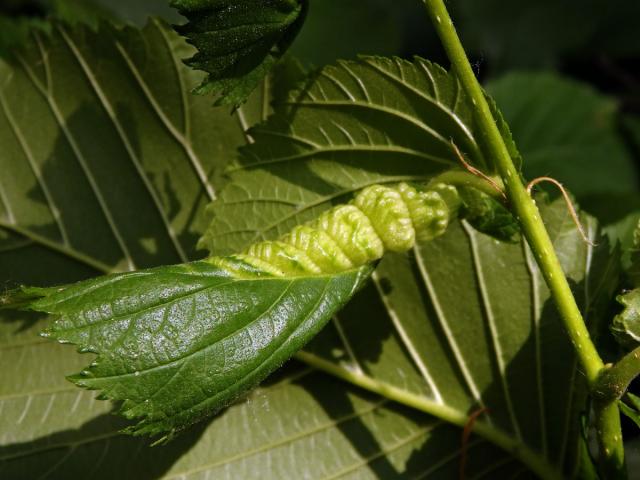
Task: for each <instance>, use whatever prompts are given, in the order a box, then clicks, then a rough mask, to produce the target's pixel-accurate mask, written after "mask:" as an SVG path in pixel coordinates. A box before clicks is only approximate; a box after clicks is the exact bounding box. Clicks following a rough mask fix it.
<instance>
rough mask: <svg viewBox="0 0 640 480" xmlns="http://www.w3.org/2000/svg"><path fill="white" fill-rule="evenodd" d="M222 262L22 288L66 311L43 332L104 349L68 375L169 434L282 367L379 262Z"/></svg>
mask: <svg viewBox="0 0 640 480" xmlns="http://www.w3.org/2000/svg"><path fill="white" fill-rule="evenodd" d="M222 261H223V262H224V267H221V266H218V265H215V264H212V263H210V262H206V261H203V262H194V263H188V264H184V265H176V266H172V267H157V268H154V269H150V270H140V271H137V272H130V273H122V274H116V275H110V276H105V277H100V278H97V279H94V280H87V281H84V282H80V283H77V284H73V285H68V286H63V287H50V288H33V287H32V288H25V289H23V292H24V293H25V294H27V295H33V296H34V297H36V298H38V299H37V300H34V301H33V302H31V303H30V304H29V305H28V306H25V307H23V308H28V309H30V310H35V311H38V312H44V313H49V314H52V315H53V316H54V318H56V319H57V320H55V322H54V323H53V325H52V326H51V327H50V328H48V329H47V330H46V331H45V332H44V335H45V336H47V337H51V338H52V339H54V340H58V341H59V342H60V343H73V344H76V345H78V346H79V351H80V352H82V353H86V352H91V353H97V354H98V357H97V358H96V359H95V361H93V362H92V363H91V365H90V366H89V367H88V368H86V369H85V370H83V371H82V372H80V373H79V374H76V375H74V376H72V377H70V379H71V380H72V381H73V382H74V383H75V384H76V385H78V386H80V387H84V388H88V389H91V390H100V391H101V392H102V393H101V395H100V398H102V399H111V400H122V401H123V403H122V406H121V408H120V409H119V413H121V414H122V415H123V416H125V417H126V418H128V419H136V420H139V421H138V423H137V424H136V425H135V426H133V427H131V428H129V429H127V430H128V431H129V432H130V433H133V434H136V435H141V434H149V435H155V434H165V437H171V436H172V435H173V433H174V432H176V431H179V430H183V429H185V428H186V427H187V426H189V425H191V424H193V423H195V422H197V421H199V420H202V419H204V418H206V417H208V416H210V415H212V414H214V413H216V412H218V411H219V410H220V409H222V408H223V407H225V406H227V405H229V404H230V403H231V402H233V401H234V400H235V399H237V398H238V397H239V396H240V395H242V394H243V393H246V392H247V391H248V390H250V389H251V388H253V387H255V386H256V385H258V383H260V382H261V381H262V380H264V379H265V378H266V377H267V375H269V374H270V373H271V372H272V371H273V370H275V369H276V368H278V367H280V366H281V365H282V364H283V363H284V362H285V361H286V360H288V359H289V358H290V357H291V356H292V355H293V354H294V353H295V352H297V351H298V350H300V348H302V346H304V345H305V344H306V343H307V342H308V341H309V340H310V339H311V338H313V337H314V336H315V335H316V334H317V333H318V332H319V331H320V330H321V329H322V327H324V325H325V324H326V322H327V321H328V320H329V319H330V318H331V316H332V315H333V314H334V313H336V312H337V311H338V310H339V309H340V308H341V307H342V306H344V304H345V303H346V302H347V301H348V300H349V299H350V298H351V296H352V295H353V293H354V292H355V291H356V290H357V289H358V288H359V286H360V284H361V283H362V281H363V280H364V279H366V278H368V276H369V274H370V273H371V267H363V268H361V269H358V270H353V271H347V272H344V273H341V274H334V275H315V276H307V277H300V276H298V277H295V278H273V277H272V278H269V277H261V276H260V274H259V273H257V272H256V270H255V268H252V267H249V266H248V265H246V264H244V263H242V262H241V261H237V260H234V259H233V258H232V257H230V258H227V259H222ZM40 297H41V298H40ZM9 306H11V305H9Z"/></svg>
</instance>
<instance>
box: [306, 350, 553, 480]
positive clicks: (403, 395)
mask: <svg viewBox="0 0 640 480" xmlns="http://www.w3.org/2000/svg"><path fill="white" fill-rule="evenodd" d="M295 357H296V358H297V359H298V360H300V361H302V362H304V363H306V364H307V365H310V366H311V367H314V368H317V369H318V370H321V371H323V372H326V373H329V374H331V375H332V376H334V377H337V378H340V379H342V380H345V381H347V382H349V383H351V384H353V385H356V386H358V387H360V388H364V389H365V390H368V391H370V392H373V393H377V394H378V395H380V396H382V397H385V398H388V399H389V400H393V401H394V402H398V403H401V404H403V405H406V406H408V407H411V408H414V409H416V410H420V411H422V412H425V413H427V414H429V415H432V416H434V417H436V418H439V419H441V420H444V421H446V422H448V423H451V424H453V425H457V426H459V427H460V428H464V427H465V426H466V425H467V423H468V422H469V416H468V415H466V414H465V413H464V412H462V411H460V410H458V409H455V408H451V407H449V406H447V405H444V404H441V403H436V402H434V401H432V400H429V399H428V398H426V397H424V396H422V395H416V394H414V393H411V392H408V391H406V390H404V389H401V388H397V387H394V386H393V385H390V384H388V383H385V382H380V381H379V380H376V379H374V378H371V377H369V376H367V375H364V374H361V373H356V372H354V371H350V370H347V369H345V368H344V367H341V366H340V365H338V364H336V363H333V362H330V361H328V360H324V359H323V358H320V357H318V356H316V355H314V354H312V353H308V352H305V351H300V352H298V353H296V355H295ZM473 433H475V434H477V435H479V436H481V437H484V438H486V439H487V440H489V441H490V442H492V443H493V444H494V445H497V446H498V447H500V448H502V449H504V450H505V451H507V452H509V453H510V454H511V455H513V457H514V458H517V459H518V460H520V461H521V462H522V463H523V464H524V465H526V466H527V467H528V468H529V469H530V470H531V471H532V472H534V473H535V474H536V475H538V476H539V477H540V478H544V479H548V480H552V479H558V480H559V479H562V478H563V476H562V475H561V473H560V472H559V471H558V470H556V469H555V467H553V466H551V465H550V464H549V463H548V462H547V461H546V460H545V459H544V458H543V457H542V456H541V455H540V454H538V453H537V452H535V451H534V450H532V449H531V448H528V447H527V446H526V445H523V444H522V443H521V442H518V441H516V440H515V439H514V438H513V436H512V435H511V434H508V433H505V432H503V431H502V430H500V429H498V428H496V427H495V425H488V424H486V423H484V422H481V421H478V422H476V423H475V424H474V426H473Z"/></svg>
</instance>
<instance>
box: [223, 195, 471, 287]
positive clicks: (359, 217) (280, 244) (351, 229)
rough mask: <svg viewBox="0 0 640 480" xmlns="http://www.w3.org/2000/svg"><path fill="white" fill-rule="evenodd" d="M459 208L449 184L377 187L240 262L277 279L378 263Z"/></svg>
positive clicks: (440, 228)
mask: <svg viewBox="0 0 640 480" xmlns="http://www.w3.org/2000/svg"><path fill="white" fill-rule="evenodd" d="M459 205H460V201H459V199H458V193H457V191H456V189H455V188H454V187H452V186H449V185H444V184H438V185H435V186H432V187H430V188H429V189H427V190H424V191H421V190H417V189H416V188H414V187H412V186H410V185H408V184H406V183H400V184H396V185H392V186H383V185H373V186H370V187H367V188H365V189H364V190H362V191H361V192H360V193H358V195H356V197H355V198H354V199H353V200H352V201H351V202H350V203H349V204H346V205H340V206H337V207H334V208H332V209H331V210H329V211H327V212H325V213H323V214H322V215H320V217H318V218H317V219H316V220H314V221H312V222H310V223H307V224H304V225H299V226H297V227H295V228H294V229H293V230H292V231H291V232H289V233H287V234H286V235H284V236H283V237H281V238H279V239H278V240H273V241H265V242H260V243H256V244H254V245H251V246H250V247H249V248H247V249H246V250H245V251H244V252H242V253H241V254H238V255H235V258H238V259H240V260H242V261H244V262H245V263H247V264H249V265H251V266H253V267H255V268H256V269H257V270H260V271H263V272H266V273H268V274H270V275H275V276H296V275H309V274H323V273H338V272H342V271H345V270H349V269H352V268H357V267H360V266H362V265H365V264H366V263H369V262H373V261H376V260H379V259H380V258H381V257H382V255H383V254H384V252H385V251H392V252H406V251H408V250H410V249H411V248H413V246H414V245H415V243H416V241H425V240H431V239H433V238H435V237H437V236H439V235H442V234H443V233H444V232H445V230H446V228H447V225H448V224H449V222H450V221H451V219H452V218H455V216H456V215H457V213H458V208H459ZM211 261H212V262H214V263H215V262H224V260H223V259H218V258H212V259H211Z"/></svg>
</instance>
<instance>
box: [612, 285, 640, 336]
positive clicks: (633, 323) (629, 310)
mask: <svg viewBox="0 0 640 480" xmlns="http://www.w3.org/2000/svg"><path fill="white" fill-rule="evenodd" d="M617 300H618V302H619V303H620V304H621V305H622V306H623V307H624V309H623V310H622V312H620V313H619V314H618V315H616V316H615V317H613V323H612V325H611V330H612V331H613V333H614V334H615V335H616V337H617V338H618V341H620V342H621V343H622V344H624V345H627V346H634V345H637V344H638V343H639V342H640V289H638V288H636V289H634V290H631V291H630V292H628V293H625V294H623V295H619V296H618V298H617Z"/></svg>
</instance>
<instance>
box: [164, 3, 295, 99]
mask: <svg viewBox="0 0 640 480" xmlns="http://www.w3.org/2000/svg"><path fill="white" fill-rule="evenodd" d="M307 4H308V2H307V1H306V0H268V1H264V0H243V1H239V0H172V2H171V5H172V6H174V7H175V8H177V9H178V11H179V12H180V13H181V14H182V15H184V16H185V17H187V19H188V20H189V22H188V23H187V24H185V25H182V26H176V27H175V28H176V30H177V31H178V32H179V33H180V34H181V35H184V36H185V37H186V38H187V39H188V41H189V43H191V44H192V45H194V46H195V47H196V48H197V49H198V53H196V54H195V55H194V56H193V57H192V58H191V59H189V60H188V61H187V64H188V65H190V66H191V67H193V68H196V69H198V70H204V71H205V72H207V73H208V76H207V78H206V80H204V81H203V82H202V84H201V85H200V86H199V87H198V89H197V90H196V91H197V92H198V93H209V92H213V93H215V94H217V95H220V96H219V98H218V100H217V104H218V105H233V106H235V107H237V106H238V105H240V104H242V103H244V101H245V100H246V99H247V98H248V97H249V95H250V94H251V92H252V91H253V90H254V89H255V88H256V87H257V86H258V84H259V83H260V82H261V81H262V80H263V79H264V77H265V76H267V74H268V73H269V71H270V70H271V69H272V68H273V66H274V65H275V64H276V62H277V61H278V60H279V59H280V57H281V56H282V55H283V54H284V53H285V52H286V50H287V48H288V47H289V45H290V44H291V42H292V41H293V39H294V38H295V36H296V34H297V33H298V30H299V29H300V28H301V26H302V24H303V23H304V18H305V15H306V10H307Z"/></svg>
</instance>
